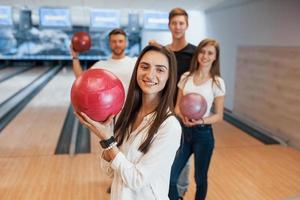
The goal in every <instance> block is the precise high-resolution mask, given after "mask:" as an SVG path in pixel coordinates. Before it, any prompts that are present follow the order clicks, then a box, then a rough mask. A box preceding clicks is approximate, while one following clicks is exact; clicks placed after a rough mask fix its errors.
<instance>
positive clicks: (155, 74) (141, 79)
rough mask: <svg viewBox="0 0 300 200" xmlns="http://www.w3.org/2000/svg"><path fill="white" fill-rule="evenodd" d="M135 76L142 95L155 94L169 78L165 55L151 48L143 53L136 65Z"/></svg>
mask: <svg viewBox="0 0 300 200" xmlns="http://www.w3.org/2000/svg"><path fill="white" fill-rule="evenodd" d="M136 78H137V83H138V85H139V87H140V88H141V90H142V91H143V94H144V95H151V96H157V95H158V94H159V92H161V91H162V90H163V89H164V87H165V85H166V82H167V80H168V78H169V62H168V59H167V57H166V56H165V55H164V54H162V53H160V52H158V51H153V50H151V51H148V52H147V53H145V54H144V55H143V57H142V58H141V60H140V63H139V65H138V68H137V76H136Z"/></svg>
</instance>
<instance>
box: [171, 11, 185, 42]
mask: <svg viewBox="0 0 300 200" xmlns="http://www.w3.org/2000/svg"><path fill="white" fill-rule="evenodd" d="M187 28H188V24H187V19H186V17H185V16H183V15H177V16H174V17H172V19H171V20H170V22H169V29H170V31H171V33H172V37H173V38H174V39H180V38H182V37H184V36H185V32H186V30H187Z"/></svg>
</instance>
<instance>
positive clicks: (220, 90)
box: [213, 77, 226, 97]
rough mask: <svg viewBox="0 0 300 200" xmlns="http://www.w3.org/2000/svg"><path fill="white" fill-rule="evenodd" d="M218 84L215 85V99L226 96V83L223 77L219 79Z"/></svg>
mask: <svg viewBox="0 0 300 200" xmlns="http://www.w3.org/2000/svg"><path fill="white" fill-rule="evenodd" d="M217 83H218V84H216V83H214V84H213V93H214V97H219V96H225V93H226V89H225V82H224V80H223V79H222V78H221V77H217Z"/></svg>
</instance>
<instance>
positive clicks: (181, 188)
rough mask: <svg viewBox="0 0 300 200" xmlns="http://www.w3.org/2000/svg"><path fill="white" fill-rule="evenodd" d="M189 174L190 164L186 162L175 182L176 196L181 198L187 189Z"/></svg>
mask: <svg viewBox="0 0 300 200" xmlns="http://www.w3.org/2000/svg"><path fill="white" fill-rule="evenodd" d="M189 173H190V163H189V162H187V163H186V165H185V166H184V168H183V169H182V170H181V173H180V175H179V178H178V181H177V189H178V195H179V196H180V197H183V196H184V194H185V193H186V192H187V190H188V188H189Z"/></svg>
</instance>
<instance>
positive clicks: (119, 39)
mask: <svg viewBox="0 0 300 200" xmlns="http://www.w3.org/2000/svg"><path fill="white" fill-rule="evenodd" d="M109 46H110V48H111V51H112V53H113V54H114V55H116V56H120V55H122V54H123V53H124V51H125V49H126V37H125V36H124V35H122V34H115V35H111V36H110V38H109Z"/></svg>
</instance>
